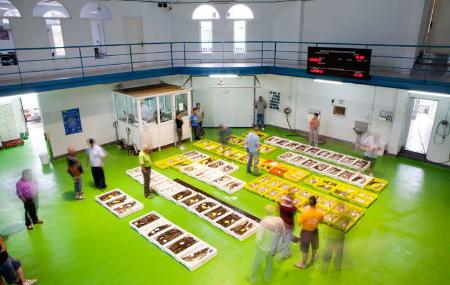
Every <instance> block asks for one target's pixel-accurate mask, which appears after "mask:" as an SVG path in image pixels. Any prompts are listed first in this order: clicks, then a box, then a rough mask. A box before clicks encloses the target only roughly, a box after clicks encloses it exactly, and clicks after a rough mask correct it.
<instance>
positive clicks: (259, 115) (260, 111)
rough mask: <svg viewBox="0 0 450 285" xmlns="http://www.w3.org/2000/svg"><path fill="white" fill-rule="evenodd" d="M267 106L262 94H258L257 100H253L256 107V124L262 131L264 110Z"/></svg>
mask: <svg viewBox="0 0 450 285" xmlns="http://www.w3.org/2000/svg"><path fill="white" fill-rule="evenodd" d="M266 108H267V103H266V101H264V99H263V97H262V96H259V98H258V101H256V102H255V109H256V124H257V125H258V127H259V129H260V130H263V131H264V111H265V110H266Z"/></svg>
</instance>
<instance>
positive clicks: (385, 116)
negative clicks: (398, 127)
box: [378, 110, 392, 122]
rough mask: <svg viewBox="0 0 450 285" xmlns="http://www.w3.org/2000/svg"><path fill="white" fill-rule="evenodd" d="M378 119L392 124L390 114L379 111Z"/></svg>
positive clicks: (389, 112)
mask: <svg viewBox="0 0 450 285" xmlns="http://www.w3.org/2000/svg"><path fill="white" fill-rule="evenodd" d="M378 119H379V120H380V121H385V122H392V112H391V111H384V110H381V111H380V114H379V115H378Z"/></svg>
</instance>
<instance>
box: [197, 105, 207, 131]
mask: <svg viewBox="0 0 450 285" xmlns="http://www.w3.org/2000/svg"><path fill="white" fill-rule="evenodd" d="M195 108H197V117H198V125H199V128H200V136H204V135H205V131H204V130H203V120H204V119H205V112H203V108H202V105H200V103H199V102H197V103H196V104H195Z"/></svg>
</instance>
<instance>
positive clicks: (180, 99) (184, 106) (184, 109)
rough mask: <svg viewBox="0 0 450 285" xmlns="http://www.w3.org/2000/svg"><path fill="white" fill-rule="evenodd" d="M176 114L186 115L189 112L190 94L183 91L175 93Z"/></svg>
mask: <svg viewBox="0 0 450 285" xmlns="http://www.w3.org/2000/svg"><path fill="white" fill-rule="evenodd" d="M175 109H176V112H175V113H176V114H181V115H182V116H186V115H187V114H188V94H186V93H182V94H178V95H175Z"/></svg>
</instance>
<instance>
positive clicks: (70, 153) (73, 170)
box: [67, 146, 84, 200]
mask: <svg viewBox="0 0 450 285" xmlns="http://www.w3.org/2000/svg"><path fill="white" fill-rule="evenodd" d="M67 172H68V173H69V174H70V176H72V179H73V184H74V191H75V199H77V200H83V199H84V196H83V194H84V193H83V191H82V187H83V180H82V176H83V167H82V166H81V163H80V160H79V159H78V157H77V156H76V153H75V148H74V147H73V146H70V147H69V148H67Z"/></svg>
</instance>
